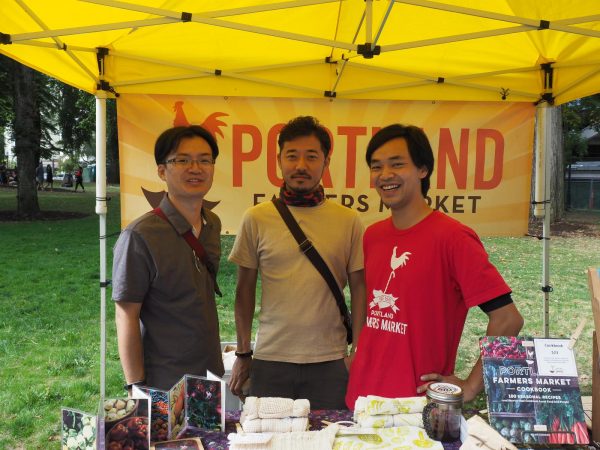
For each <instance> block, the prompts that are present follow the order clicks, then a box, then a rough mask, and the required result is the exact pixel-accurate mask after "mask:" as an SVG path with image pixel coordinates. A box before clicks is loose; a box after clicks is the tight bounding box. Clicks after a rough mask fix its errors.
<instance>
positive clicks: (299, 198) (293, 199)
mask: <svg viewBox="0 0 600 450" xmlns="http://www.w3.org/2000/svg"><path fill="white" fill-rule="evenodd" d="M279 198H280V199H281V201H282V202H283V203H285V204H286V205H288V206H317V205H318V204H320V203H321V202H322V201H323V199H324V198H325V191H324V190H323V186H321V185H319V186H318V187H317V189H315V190H314V191H312V192H308V193H300V192H294V191H291V190H289V189H288V188H287V186H286V185H285V183H283V186H281V189H280V190H279Z"/></svg>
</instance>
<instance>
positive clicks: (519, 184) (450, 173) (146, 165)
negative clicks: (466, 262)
mask: <svg viewBox="0 0 600 450" xmlns="http://www.w3.org/2000/svg"><path fill="white" fill-rule="evenodd" d="M117 103H118V121H119V148H120V165H121V209H122V211H121V217H122V226H123V227H124V226H126V225H127V224H128V223H129V222H131V221H132V220H133V219H135V218H136V217H138V216H140V215H141V214H143V213H144V212H146V211H148V210H150V209H151V204H152V203H153V202H155V201H156V198H158V197H159V196H160V195H161V194H160V193H161V192H162V191H163V190H164V189H166V187H165V185H164V183H163V182H162V181H161V180H160V179H159V178H158V176H157V174H156V164H155V162H154V142H155V140H156V138H157V137H158V135H159V134H160V133H161V132H162V131H163V130H165V129H167V128H169V127H171V126H173V125H174V124H177V125H186V124H199V125H204V126H205V127H206V128H208V129H209V130H210V131H211V132H212V133H213V134H214V135H215V136H216V138H217V142H218V144H219V150H220V153H219V157H218V159H217V162H216V166H215V177H214V184H213V187H212V189H211V191H210V192H209V194H208V195H207V197H206V200H208V201H211V202H214V203H216V206H215V207H214V209H213V210H214V212H215V213H216V214H217V215H219V217H220V218H221V221H222V223H223V233H226V234H230V233H233V234H235V233H236V232H237V229H238V225H239V222H240V218H241V215H242V212H243V211H244V210H245V209H246V208H248V207H250V206H252V205H255V204H257V203H260V202H264V201H269V200H270V199H271V197H272V196H273V195H276V194H277V193H278V192H279V186H280V184H281V181H282V180H281V174H280V172H279V169H278V167H277V152H278V147H277V135H278V133H279V130H280V129H281V127H282V125H283V124H284V123H285V122H287V121H288V120H289V119H291V118H293V117H296V116H299V115H312V116H315V117H317V118H318V119H319V120H320V121H321V123H322V124H323V125H324V126H326V127H327V128H328V130H329V131H330V134H331V137H332V140H333V152H332V157H331V165H330V167H329V170H328V171H327V172H326V173H325V175H324V177H323V185H324V187H325V193H326V194H327V196H328V198H330V199H331V200H332V201H335V202H339V203H341V204H343V205H345V206H347V207H349V208H353V209H355V210H356V211H358V212H359V213H360V215H361V217H362V218H363V220H364V223H365V224H367V225H368V224H371V223H373V222H375V221H377V220H381V219H383V218H385V217H387V216H388V215H389V211H387V210H386V207H385V206H384V205H382V204H381V201H380V199H379V196H378V195H377V192H376V191H375V190H374V189H372V188H371V187H370V186H369V170H368V167H367V164H366V162H365V156H364V155H365V149H366V146H367V143H368V141H369V138H370V137H371V136H372V135H373V133H375V132H376V131H377V130H378V129H379V128H381V127H383V126H386V125H389V124H391V123H403V124H412V125H417V126H419V127H422V128H423V129H424V130H425V132H426V133H427V135H428V136H429V140H430V142H431V145H432V147H433V150H434V156H435V170H434V173H433V175H432V177H431V190H430V191H429V196H428V198H427V201H428V202H429V203H430V205H431V206H432V207H433V208H435V209H438V210H440V211H443V212H445V213H447V214H449V215H451V216H453V217H454V218H456V219H458V220H460V221H461V222H463V223H465V224H467V225H469V226H471V227H472V228H474V229H475V230H476V231H477V232H478V233H479V234H480V235H482V236H486V235H487V236H492V235H493V236H500V235H504V236H507V235H512V236H515V235H523V234H525V233H526V232H527V221H528V215H529V202H530V184H531V170H532V153H533V129H534V116H535V108H534V106H533V105H532V104H529V103H504V102H481V103H475V102H473V103H471V102H416V101H415V102H401V101H376V100H339V99H334V100H330V99H317V100H314V99H280V98H273V99H266V98H247V97H232V98H227V97H181V96H170V95H141V94H124V95H121V96H120V97H119V100H118V102H117Z"/></svg>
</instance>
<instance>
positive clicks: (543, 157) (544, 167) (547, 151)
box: [534, 102, 553, 337]
mask: <svg viewBox="0 0 600 450" xmlns="http://www.w3.org/2000/svg"><path fill="white" fill-rule="evenodd" d="M552 112H553V110H552V108H551V107H550V106H549V105H548V104H547V103H546V102H540V103H539V104H538V107H537V111H536V113H537V120H536V141H535V143H536V147H535V164H536V167H535V196H534V216H535V217H537V218H540V219H543V222H542V288H541V289H542V292H543V293H544V300H543V312H542V314H543V317H542V322H543V328H544V336H545V337H549V335H550V325H549V318H550V312H549V303H550V292H551V291H552V287H551V286H550V219H551V214H550V210H551V207H552V205H551V203H550V164H551V159H552V158H551V152H552V133H551V131H552V130H551V129H550V127H551V125H552V121H551V120H549V119H550V117H551V114H552Z"/></svg>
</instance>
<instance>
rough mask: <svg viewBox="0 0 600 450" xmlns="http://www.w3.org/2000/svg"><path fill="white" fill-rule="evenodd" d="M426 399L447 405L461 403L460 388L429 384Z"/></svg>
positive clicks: (444, 384) (461, 393) (449, 385)
mask: <svg viewBox="0 0 600 450" xmlns="http://www.w3.org/2000/svg"><path fill="white" fill-rule="evenodd" d="M427 397H429V398H430V399H432V400H437V401H440V402H447V403H459V402H462V398H463V392H462V389H461V388H460V387H458V386H457V385H455V384H450V383H431V384H430V385H429V387H428V388H427Z"/></svg>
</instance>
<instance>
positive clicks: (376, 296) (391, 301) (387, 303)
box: [369, 247, 411, 312]
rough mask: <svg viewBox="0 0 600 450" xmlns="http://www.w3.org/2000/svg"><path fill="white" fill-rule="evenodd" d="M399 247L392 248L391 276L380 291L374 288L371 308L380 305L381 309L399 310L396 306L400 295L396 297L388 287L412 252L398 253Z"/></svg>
mask: <svg viewBox="0 0 600 450" xmlns="http://www.w3.org/2000/svg"><path fill="white" fill-rule="evenodd" d="M397 250H398V247H394V249H393V250H392V257H391V259H390V268H391V269H392V270H391V271H390V276H389V277H388V280H387V283H386V285H385V289H384V290H383V291H380V290H379V289H373V300H372V301H371V303H369V308H374V307H375V306H377V307H379V309H380V310H381V309H385V308H391V309H392V311H394V312H397V311H398V307H397V306H396V300H398V297H394V296H393V295H392V294H388V293H387V289H388V287H389V285H390V281H392V278H394V277H395V276H396V269H398V268H399V267H403V266H405V265H406V263H407V262H408V257H409V256H410V254H411V253H410V252H404V253H402V254H401V255H397V254H396V251H397Z"/></svg>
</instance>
